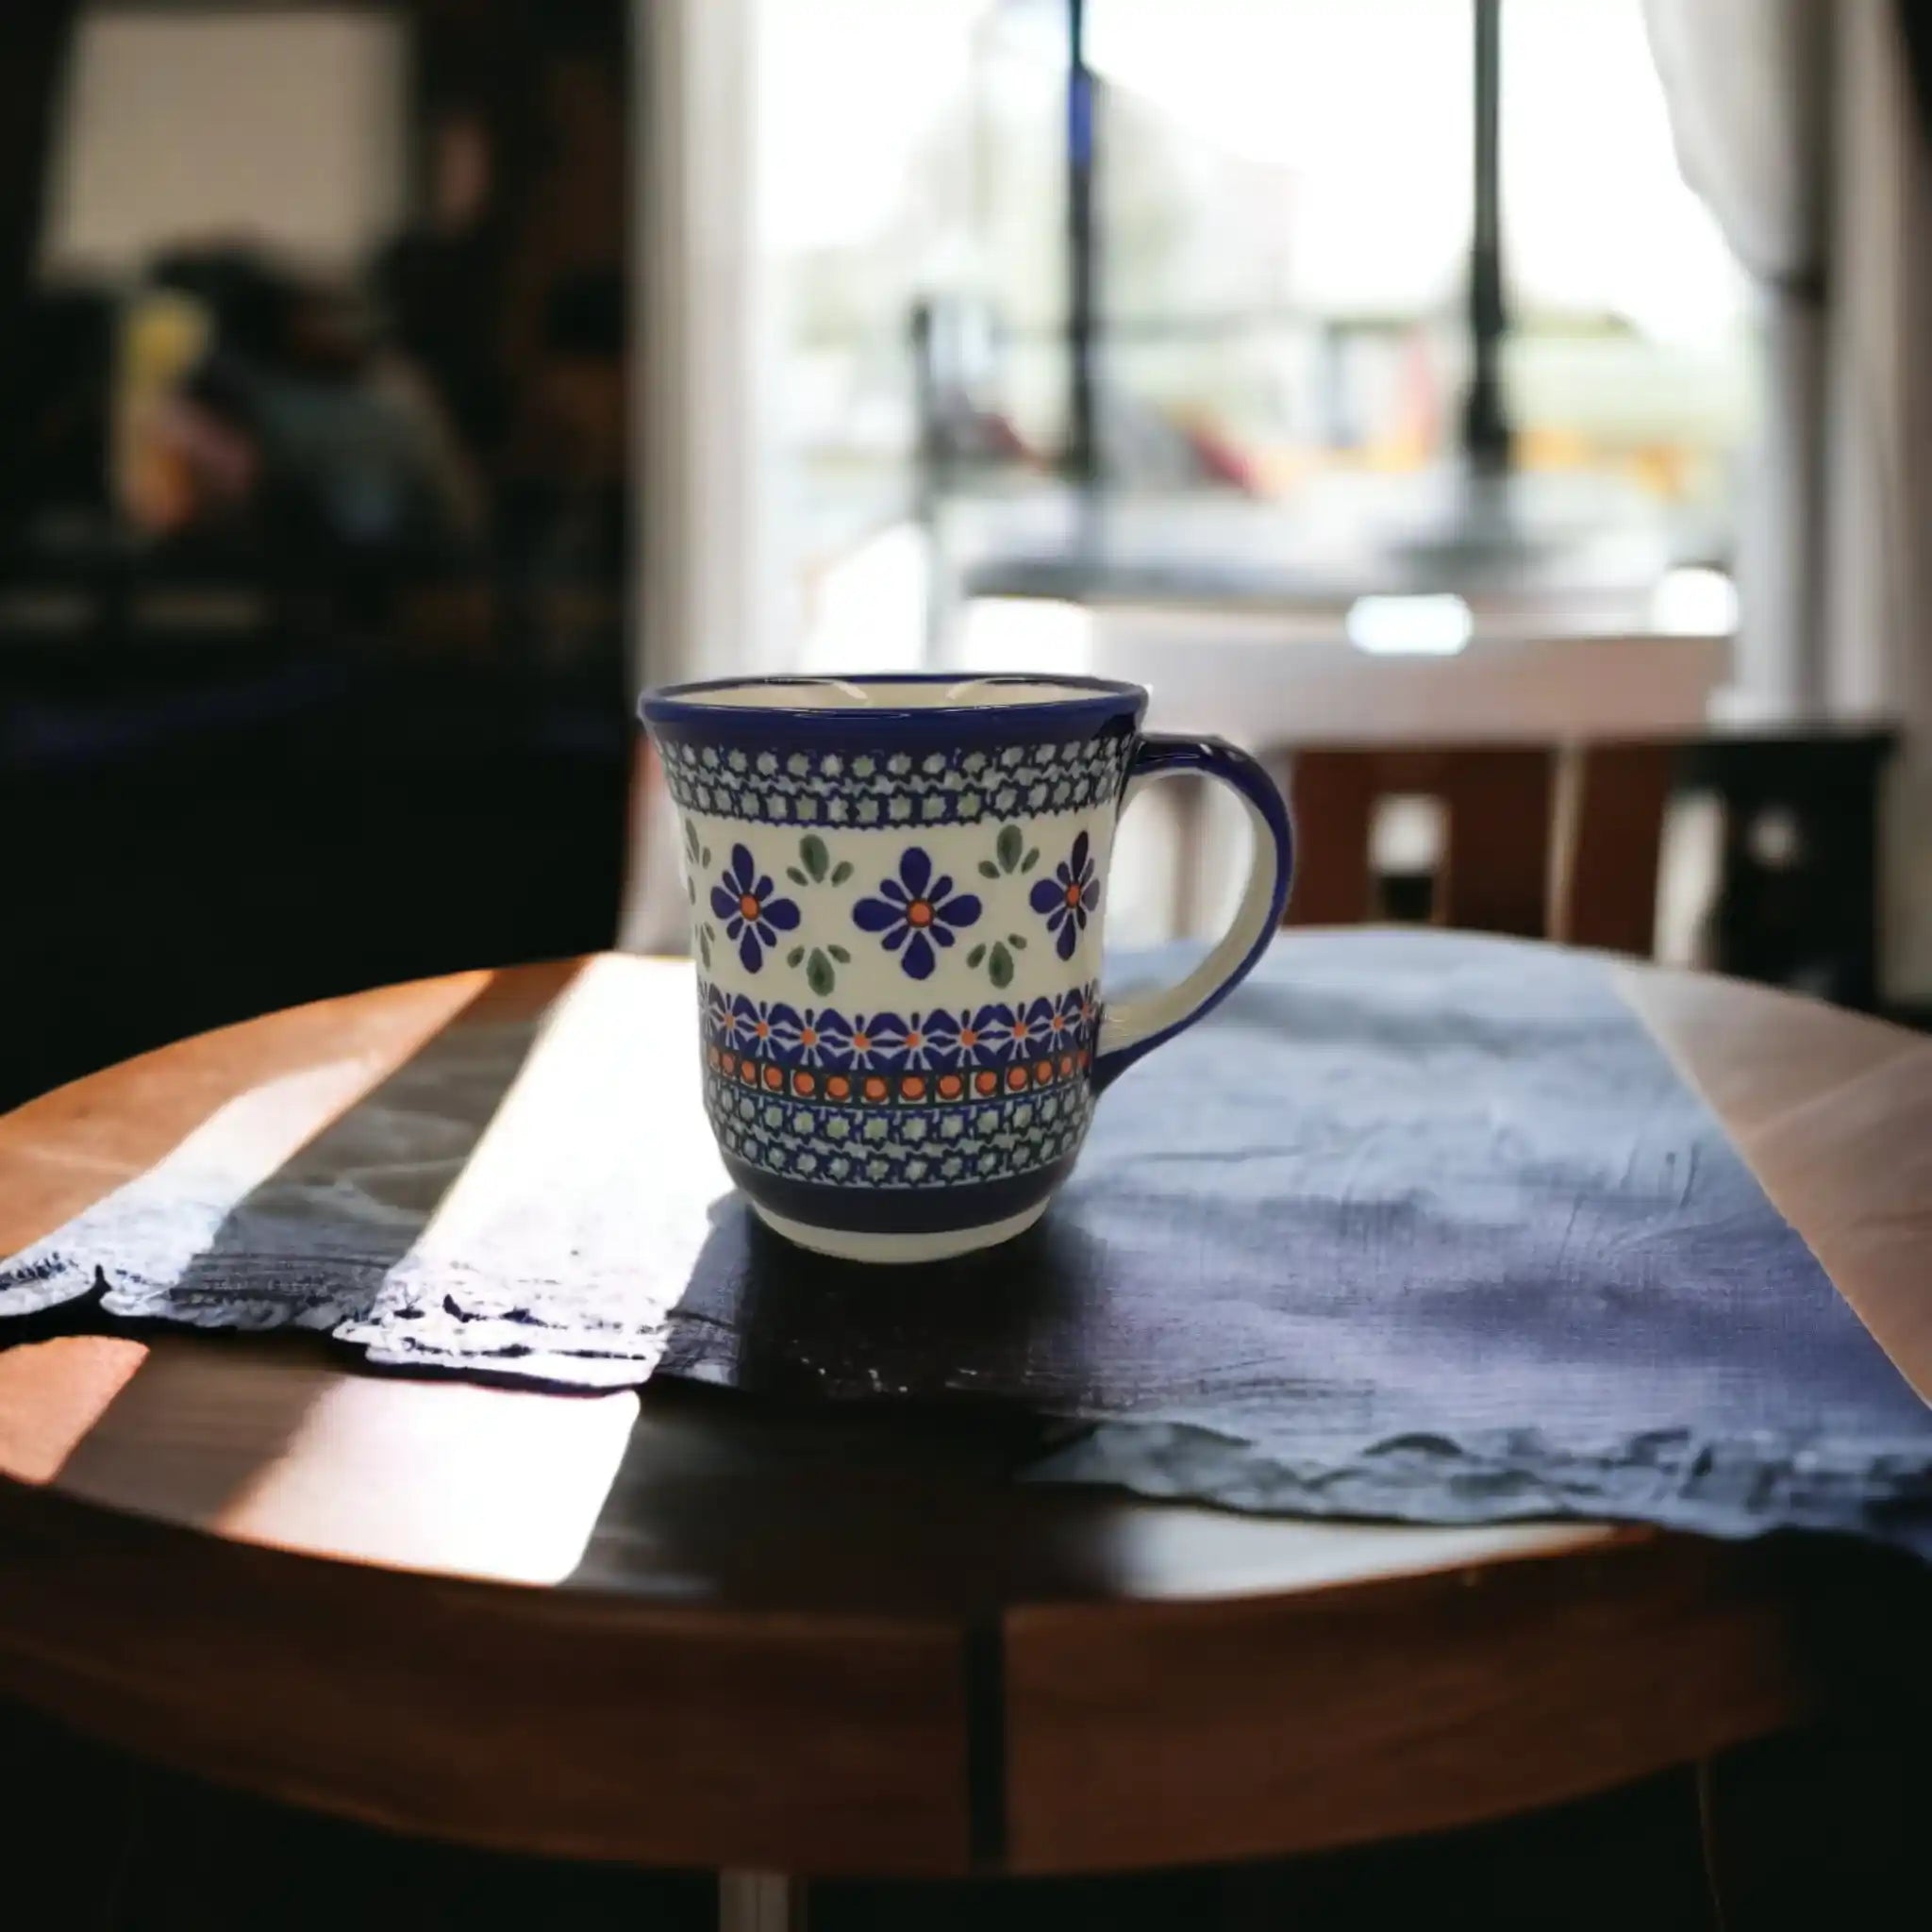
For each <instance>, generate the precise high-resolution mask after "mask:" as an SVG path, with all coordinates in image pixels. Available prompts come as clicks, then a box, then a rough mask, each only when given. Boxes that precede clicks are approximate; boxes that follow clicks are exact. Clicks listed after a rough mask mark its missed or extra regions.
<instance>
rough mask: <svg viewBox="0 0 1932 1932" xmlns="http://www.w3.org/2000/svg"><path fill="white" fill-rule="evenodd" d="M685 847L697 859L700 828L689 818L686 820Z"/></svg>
mask: <svg viewBox="0 0 1932 1932" xmlns="http://www.w3.org/2000/svg"><path fill="white" fill-rule="evenodd" d="M684 849H685V850H686V851H687V852H688V853H690V855H691V858H693V859H695V858H697V856H698V828H697V827H696V826H695V825H694V824H691V821H690V820H689V819H686V820H685V822H684Z"/></svg>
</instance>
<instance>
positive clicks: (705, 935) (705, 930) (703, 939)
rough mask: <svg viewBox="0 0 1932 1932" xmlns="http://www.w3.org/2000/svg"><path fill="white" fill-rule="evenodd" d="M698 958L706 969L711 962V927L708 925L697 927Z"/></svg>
mask: <svg viewBox="0 0 1932 1932" xmlns="http://www.w3.org/2000/svg"><path fill="white" fill-rule="evenodd" d="M698 958H700V959H702V960H703V961H704V963H705V966H706V967H707V969H708V968H709V966H710V963H711V928H710V927H709V926H708V925H701V926H699V927H698Z"/></svg>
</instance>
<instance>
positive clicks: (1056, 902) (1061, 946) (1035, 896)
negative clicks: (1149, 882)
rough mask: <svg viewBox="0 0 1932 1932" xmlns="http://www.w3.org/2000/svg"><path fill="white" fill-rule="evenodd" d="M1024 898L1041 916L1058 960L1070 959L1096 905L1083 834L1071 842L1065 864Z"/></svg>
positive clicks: (1096, 892)
mask: <svg viewBox="0 0 1932 1932" xmlns="http://www.w3.org/2000/svg"><path fill="white" fill-rule="evenodd" d="M1028 897H1029V903H1030V904H1031V905H1032V908H1033V909H1034V911H1036V912H1039V913H1041V914H1043V915H1044V916H1045V919H1046V929H1047V931H1048V932H1050V933H1053V934H1055V935H1056V936H1057V937H1056V938H1055V940H1054V949H1055V951H1056V952H1058V954H1059V956H1060V958H1062V959H1071V958H1073V957H1074V947H1075V946H1076V945H1078V944H1079V942H1080V935H1081V934H1082V933H1083V932H1085V931H1086V929H1087V920H1088V916H1089V914H1091V912H1092V910H1093V908H1095V907H1096V906H1098V905H1099V904H1100V886H1099V884H1098V882H1097V881H1096V880H1095V878H1094V876H1093V859H1092V857H1091V853H1090V851H1089V847H1088V841H1087V834H1086V833H1085V832H1082V833H1080V834H1079V835H1078V837H1076V838H1075V839H1074V849H1073V851H1072V852H1070V853H1069V854H1068V855H1067V860H1066V863H1065V864H1064V865H1058V866H1056V867H1055V868H1054V874H1053V877H1052V878H1050V879H1041V881H1040V882H1039V883H1038V884H1037V885H1036V886H1035V887H1034V888H1033V891H1032V892H1031V893H1030V894H1029V895H1028Z"/></svg>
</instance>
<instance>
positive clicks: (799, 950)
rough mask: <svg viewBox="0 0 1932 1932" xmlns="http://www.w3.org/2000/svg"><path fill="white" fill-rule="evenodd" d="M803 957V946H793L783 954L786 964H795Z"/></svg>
mask: <svg viewBox="0 0 1932 1932" xmlns="http://www.w3.org/2000/svg"><path fill="white" fill-rule="evenodd" d="M802 958H805V948H804V947H803V946H793V947H792V949H791V951H790V952H789V953H787V954H786V955H785V963H786V965H788V966H796V965H797V964H798V962H799V961H800V960H801V959H802Z"/></svg>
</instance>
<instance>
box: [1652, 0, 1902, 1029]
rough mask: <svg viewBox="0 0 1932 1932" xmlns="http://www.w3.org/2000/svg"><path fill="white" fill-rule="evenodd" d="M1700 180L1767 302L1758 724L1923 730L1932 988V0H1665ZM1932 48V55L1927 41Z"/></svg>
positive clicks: (1661, 15)
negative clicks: (1931, 169) (1930, 123)
mask: <svg viewBox="0 0 1932 1932" xmlns="http://www.w3.org/2000/svg"><path fill="white" fill-rule="evenodd" d="M1644 10H1645V18H1646V24H1647V26H1648V29H1649V35H1650V44H1651V50H1652V54H1653V56H1654V58H1655V59H1656V61H1657V72H1658V74H1659V75H1660V77H1661V79H1662V82H1663V87H1664V92H1665V96H1666V99H1667V102H1668V104H1669V109H1670V117H1671V125H1672V132H1673V135H1674V141H1675V143H1676V149H1677V157H1678V161H1679V165H1680V166H1681V168H1682V170H1683V173H1684V176H1685V178H1686V180H1688V181H1689V182H1690V184H1691V187H1692V188H1694V189H1695V190H1696V191H1697V192H1699V193H1700V194H1701V195H1702V196H1703V197H1704V199H1705V200H1706V202H1707V204H1708V206H1709V207H1710V208H1711V210H1712V211H1713V213H1714V214H1715V215H1716V217H1717V219H1718V222H1719V223H1720V225H1722V227H1723V228H1724V234H1725V236H1726V238H1727V239H1728V241H1729V242H1730V243H1731V246H1732V247H1733V249H1734V250H1735V251H1736V253H1737V255H1738V257H1739V259H1740V261H1742V262H1743V263H1744V264H1745V266H1746V267H1747V268H1748V269H1749V270H1750V271H1751V272H1752V273H1753V275H1755V276H1756V277H1757V281H1758V283H1759V285H1760V287H1761V289H1762V291H1763V295H1764V301H1765V305H1766V316H1765V355H1766V378H1767V393H1766V396H1765V409H1764V435H1763V441H1762V444H1761V446H1760V448H1759V450H1758V451H1757V458H1756V461H1755V463H1754V465H1753V474H1752V476H1751V478H1750V486H1749V489H1748V491H1747V501H1746V505H1745V508H1744V515H1743V524H1742V527H1741V529H1740V540H1739V561H1738V571H1739V593H1740V613H1741V615H1740V639H1739V645H1738V654H1737V662H1736V667H1735V675H1736V685H1737V690H1736V693H1735V695H1736V698H1737V705H1736V709H1737V711H1738V712H1739V714H1740V717H1741V718H1742V719H1743V720H1745V721H1747V722H1748V721H1753V720H1757V721H1762V722H1765V723H1767V724H1786V725H1792V724H1795V725H1808V724H1825V723H1830V722H1834V721H1840V722H1853V721H1856V722H1861V723H1869V722H1878V723H1887V724H1901V725H1903V726H1904V727H1906V740H1905V745H1904V750H1903V753H1902V756H1901V757H1900V758H1899V759H1898V761H1897V764H1896V768H1895V771H1894V774H1893V781H1894V782H1893V785H1892V791H1891V796H1890V799H1889V801H1888V813H1887V848H1888V849H1887V852H1886V855H1885V859H1884V864H1885V877H1886V883H1887V907H1886V910H1887V924H1888V930H1887V935H1886V937H1887V954H1888V958H1887V966H1888V971H1887V978H1888V982H1889V985H1890V990H1891V991H1892V992H1893V993H1894V995H1896V996H1902V997H1924V995H1925V994H1926V993H1927V992H1928V991H1932V851H1928V850H1927V849H1926V848H1927V847H1928V845H1932V841H1927V840H1926V839H1925V838H1924V836H1923V831H1922V829H1921V828H1922V827H1923V826H1924V824H1926V823H1927V822H1928V820H1932V558H1928V557H1927V556H1926V550H1927V546H1926V545H1925V544H1924V541H1923V532H1924V530H1925V529H1926V528H1927V527H1928V525H1932V468H1928V452H1932V371H1928V370H1927V369H1926V367H1925V358H1924V348H1923V345H1924V342H1925V341H1927V340H1928V339H1932V338H1928V334H1927V324H1928V323H1932V192H1928V163H1927V145H1926V141H1925V132H1924V115H1923V114H1922V112H1921V111H1920V108H1919V101H1918V96H1917V95H1916V94H1915V92H1914V78H1913V67H1914V58H1917V59H1918V60H1919V61H1920V62H1921V63H1922V64H1923V65H1924V66H1925V67H1927V68H1928V69H1932V47H1927V46H1925V45H1923V44H1921V43H1924V42H1927V41H1928V38H1932V36H1928V32H1927V26H1928V24H1927V23H1926V22H1925V20H1924V18H1923V13H1924V0H1896V4H1893V0H1644ZM1915 47H1916V49H1917V52H1916V55H1915V52H1914V49H1915Z"/></svg>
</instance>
